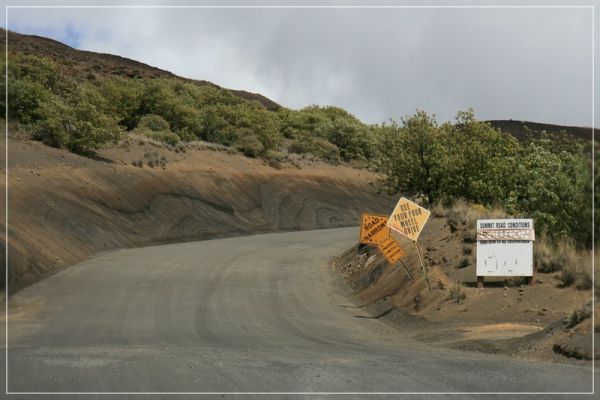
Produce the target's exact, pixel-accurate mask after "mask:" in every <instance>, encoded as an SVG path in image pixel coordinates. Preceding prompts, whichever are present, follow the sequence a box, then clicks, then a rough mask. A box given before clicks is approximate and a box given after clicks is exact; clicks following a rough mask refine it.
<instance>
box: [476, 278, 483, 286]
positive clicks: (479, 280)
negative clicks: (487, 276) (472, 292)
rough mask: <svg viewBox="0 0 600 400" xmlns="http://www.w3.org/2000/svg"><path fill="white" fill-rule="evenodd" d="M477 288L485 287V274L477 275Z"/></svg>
mask: <svg viewBox="0 0 600 400" xmlns="http://www.w3.org/2000/svg"><path fill="white" fill-rule="evenodd" d="M477 289H483V276H478V277H477Z"/></svg>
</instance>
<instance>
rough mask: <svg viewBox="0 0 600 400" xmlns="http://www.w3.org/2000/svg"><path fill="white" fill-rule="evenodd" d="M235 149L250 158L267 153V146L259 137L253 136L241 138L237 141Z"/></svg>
mask: <svg viewBox="0 0 600 400" xmlns="http://www.w3.org/2000/svg"><path fill="white" fill-rule="evenodd" d="M235 147H236V148H237V149H238V150H239V151H241V152H242V153H244V155H246V156H248V157H258V156H260V155H261V154H262V153H263V152H264V151H265V146H264V145H263V144H262V142H261V141H260V139H259V138H258V136H256V135H253V134H248V135H244V136H242V137H240V138H239V139H238V140H237V141H236V143H235Z"/></svg>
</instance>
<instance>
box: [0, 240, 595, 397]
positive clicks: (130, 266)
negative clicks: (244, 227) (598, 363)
mask: <svg viewBox="0 0 600 400" xmlns="http://www.w3.org/2000/svg"><path fill="white" fill-rule="evenodd" d="M356 236H357V230H356V228H347V229H331V230H319V231H304V232H291V233H276V234H264V235H256V236H247V237H237V238H229V239H219V240H209V241H202V242H193V243H183V244H172V245H163V246H155V247H147V248H139V249H130V250H120V251H116V252H112V253H108V254H104V255H101V256H98V257H96V258H93V259H90V260H87V261H85V262H82V263H80V264H78V265H76V266H74V267H71V268H69V269H67V270H65V271H63V272H61V273H59V274H56V275H54V276H52V277H50V278H47V279H45V280H43V281H41V282H39V283H37V284H35V285H33V286H30V287H28V288H26V289H24V290H22V291H20V292H19V293H17V294H15V295H14V296H12V297H11V298H10V299H9V313H8V390H9V392H121V393H130V392H136V393H137V392H163V393H166V392H361V393H364V392H379V393H380V392H469V393H471V392H475V393H477V392H590V391H591V389H592V371H591V367H587V368H586V367H578V366H572V365H566V364H556V363H545V362H533V361H525V360H521V359H514V358H510V357H503V356H492V355H485V354H476V353H461V352H457V351H451V350H440V349H437V348H436V349H432V348H431V347H429V346H425V345H423V344H419V343H415V342H413V341H410V340H407V339H403V338H402V337H400V335H399V334H398V332H396V331H394V330H393V329H392V328H390V327H389V326H387V325H385V324H384V323H383V322H380V321H377V320H373V319H365V318H356V315H357V314H359V313H360V311H358V310H357V309H353V308H350V307H344V305H348V304H349V301H348V299H346V298H344V297H343V295H342V294H341V293H340V290H339V287H337V285H338V284H337V283H336V280H335V279H334V277H333V276H332V273H331V271H329V269H328V266H327V265H328V261H329V260H330V259H331V257H333V256H334V255H336V254H339V253H340V252H342V251H343V250H345V249H347V248H348V247H350V246H351V245H353V244H354V243H355V241H356ZM4 351H6V349H4ZM22 396H25V395H22ZM242 397H243V396H242ZM250 397H252V396H250ZM259 397H260V396H259ZM467 397H470V396H469V395H467V394H465V395H462V396H461V398H467ZM472 397H477V395H472ZM22 398H26V397H22ZM52 398H54V399H56V398H57V397H52ZM253 398H257V397H253ZM271 398H272V397H271ZM378 398H381V397H378ZM393 398H397V397H393ZM512 398H515V397H514V396H513V397H512ZM527 398H531V396H529V397H527ZM539 398H544V396H543V395H541V396H539Z"/></svg>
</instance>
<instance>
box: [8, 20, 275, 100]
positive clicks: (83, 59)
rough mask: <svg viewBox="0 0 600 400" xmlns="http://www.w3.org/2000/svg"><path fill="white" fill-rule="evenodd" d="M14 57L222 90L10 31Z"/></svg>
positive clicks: (87, 74)
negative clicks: (44, 59) (27, 57)
mask: <svg viewBox="0 0 600 400" xmlns="http://www.w3.org/2000/svg"><path fill="white" fill-rule="evenodd" d="M6 33H7V31H6V30H5V29H1V28H0V49H1V50H2V52H3V53H4V51H5V43H6ZM15 53H20V54H26V55H36V56H43V57H49V58H51V59H53V60H54V61H55V62H56V63H58V64H60V65H62V66H63V67H65V68H67V70H68V71H69V72H70V73H71V74H72V75H73V76H76V77H80V78H81V79H92V78H97V77H102V76H108V75H118V76H122V77H127V78H161V77H163V78H175V79H181V80H182V81H186V82H192V83H195V84H198V85H210V86H214V87H219V86H218V85H215V84H214V83H211V82H208V81H205V80H194V79H188V78H182V77H179V76H177V75H175V74H173V73H171V72H169V71H165V70H162V69H160V68H156V67H152V66H150V65H147V64H144V63H142V62H139V61H135V60H130V59H128V58H124V57H120V56H116V55H112V54H103V53H95V52H92V51H84V50H77V49H74V48H72V47H69V46H67V45H66V44H63V43H61V42H58V41H56V40H52V39H49V38H45V37H41V36H35V35H23V34H20V33H16V32H12V31H8V54H9V59H10V55H11V54H15ZM228 90H230V91H231V92H232V93H234V94H236V95H238V96H240V97H242V98H244V99H247V100H255V101H258V102H260V103H261V104H263V105H264V106H265V107H267V108H268V109H277V108H279V107H280V106H279V104H277V103H275V102H274V101H273V100H271V99H268V98H267V97H265V96H263V95H261V94H258V93H251V92H247V91H245V90H233V89H228Z"/></svg>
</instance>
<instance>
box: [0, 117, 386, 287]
mask: <svg viewBox="0 0 600 400" xmlns="http://www.w3.org/2000/svg"><path fill="white" fill-rule="evenodd" d="M15 130H16V129H11V128H9V134H11V135H12V134H13V133H14V131H15ZM0 142H1V143H0V154H4V151H5V148H4V147H5V146H4V145H5V143H4V140H2V141H0ZM2 170H4V163H2ZM2 176H4V171H3V172H2ZM376 180H377V177H376V175H375V174H373V173H370V172H368V171H365V170H358V169H353V168H349V167H344V166H332V165H328V164H324V163H321V162H318V161H312V160H308V159H304V160H302V159H298V160H297V161H294V163H287V162H286V163H283V164H281V165H279V166H278V168H274V167H271V166H269V165H267V164H266V163H265V162H264V161H262V160H258V159H252V158H247V157H244V156H243V155H241V154H238V153H237V152H235V151H233V150H231V149H228V148H225V147H222V146H217V145H213V144H208V143H202V142H193V143H189V144H186V145H180V146H178V147H177V148H173V147H170V146H167V145H164V144H161V143H159V142H154V141H152V140H149V139H146V138H144V137H142V136H139V137H137V136H130V137H128V138H126V139H124V140H122V141H121V142H120V143H119V144H117V145H111V146H109V147H107V148H104V149H102V150H101V151H100V152H99V155H98V158H97V159H90V158H85V157H81V156H78V155H76V154H73V153H69V152H67V151H65V150H60V149H56V148H52V147H48V146H45V145H43V144H42V143H39V142H35V141H31V140H28V139H23V138H15V137H9V139H8V187H9V190H8V205H9V210H10V212H9V223H8V236H9V237H8V252H9V257H8V258H9V264H8V268H9V285H10V288H9V289H10V290H11V291H14V290H18V289H19V288H21V287H23V286H25V285H27V284H30V283H33V282H35V281H37V280H39V279H41V278H43V277H44V276H47V275H49V274H52V273H54V272H57V271H59V270H60V269H62V268H64V267H66V266H69V265H72V264H74V263H76V262H78V261H81V260H83V259H85V258H87V257H90V256H92V255H94V254H97V253H99V252H103V251H106V250H111V249H118V248H127V247H138V246H145V245H151V244H161V243H170V242H183V241H193V240H202V239H211V238H217V237H228V236H235V235H244V234H252V233H259V232H274V231H286V230H307V229H322V228H333V227H343V226H351V225H355V224H357V223H358V218H359V216H360V213H361V212H362V211H363V208H364V207H365V205H369V207H371V208H373V209H375V210H378V211H380V212H384V211H385V212H387V211H388V209H389V208H390V206H391V203H392V202H391V198H390V197H388V196H386V195H382V194H379V193H378V191H377V187H376V186H377V185H376ZM0 220H1V221H2V223H4V222H5V221H4V214H2V216H0ZM5 239H6V238H5V237H4V231H2V233H0V242H4V241H5ZM0 248H1V249H2V252H4V244H2V245H1V246H0ZM0 258H1V259H2V261H4V256H3V255H2V257H0ZM1 277H2V278H4V273H1ZM2 280H3V279H2ZM0 287H4V283H2V284H1V286H0Z"/></svg>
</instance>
